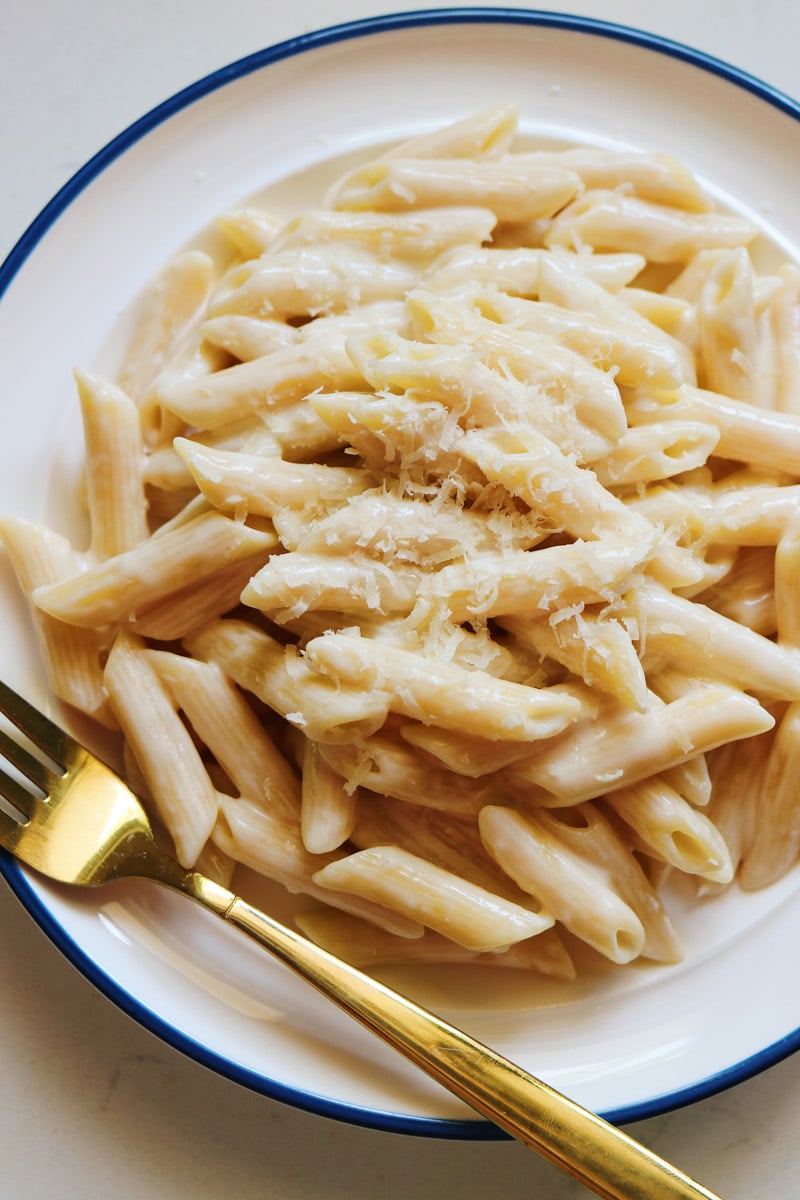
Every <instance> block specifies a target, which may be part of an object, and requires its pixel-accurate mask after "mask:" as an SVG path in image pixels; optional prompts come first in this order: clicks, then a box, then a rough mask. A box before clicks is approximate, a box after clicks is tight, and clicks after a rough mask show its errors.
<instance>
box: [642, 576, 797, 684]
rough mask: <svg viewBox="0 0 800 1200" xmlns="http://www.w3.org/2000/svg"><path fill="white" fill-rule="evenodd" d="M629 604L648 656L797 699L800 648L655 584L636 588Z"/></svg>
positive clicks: (692, 671) (705, 674) (691, 672)
mask: <svg viewBox="0 0 800 1200" xmlns="http://www.w3.org/2000/svg"><path fill="white" fill-rule="evenodd" d="M629 603H630V612H631V615H632V616H633V617H634V618H635V620H636V621H637V623H638V627H639V638H640V652H643V654H644V655H645V656H646V657H650V658H653V657H655V658H656V659H658V658H661V659H666V660H667V661H668V662H669V663H670V665H674V664H680V665H681V667H682V668H683V669H684V671H685V672H686V673H688V674H689V675H692V674H694V675H701V676H708V677H709V678H711V679H728V680H730V681H731V682H732V683H734V682H735V683H736V684H738V686H739V687H741V688H743V689H748V690H751V691H754V692H756V693H757V694H759V695H762V696H770V697H774V698H777V699H783V700H795V699H800V650H798V649H796V648H794V647H789V646H778V645H776V644H775V643H774V642H772V641H770V639H769V638H765V637H762V636H761V635H760V634H758V633H754V632H753V631H752V630H751V629H747V628H744V627H743V626H741V625H738V624H737V623H736V622H735V621H732V620H730V618H728V617H724V616H722V615H721V614H720V613H717V612H715V611H714V610H713V609H711V608H708V607H707V606H706V605H704V604H699V603H697V602H695V601H692V600H686V599H684V598H683V597H681V596H676V595H674V594H672V593H670V592H668V591H667V590H666V589H665V588H659V587H658V586H651V585H649V584H648V585H645V586H643V587H641V588H639V589H638V590H637V591H636V593H635V595H634V594H633V593H631V596H630V598H629ZM645 666H647V664H645Z"/></svg>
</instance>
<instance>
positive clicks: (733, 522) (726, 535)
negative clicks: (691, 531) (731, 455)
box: [703, 484, 800, 546]
mask: <svg viewBox="0 0 800 1200" xmlns="http://www.w3.org/2000/svg"><path fill="white" fill-rule="evenodd" d="M798 506H800V485H798V484H786V485H783V486H779V487H772V486H770V485H769V484H764V485H763V486H755V485H754V486H752V487H746V486H745V487H740V488H733V489H732V490H730V491H721V492H719V493H717V494H716V495H712V496H711V500H710V507H709V508H708V510H707V511H706V512H705V513H704V514H703V515H704V521H705V525H706V529H707V536H708V537H709V538H710V539H711V540H712V541H715V542H724V543H731V544H733V545H736V546H777V544H778V542H780V540H781V538H783V537H784V536H785V534H786V531H787V530H788V528H789V526H790V524H791V522H792V520H793V518H794V516H795V514H796V513H797V511H798Z"/></svg>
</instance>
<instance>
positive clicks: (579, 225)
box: [545, 189, 758, 263]
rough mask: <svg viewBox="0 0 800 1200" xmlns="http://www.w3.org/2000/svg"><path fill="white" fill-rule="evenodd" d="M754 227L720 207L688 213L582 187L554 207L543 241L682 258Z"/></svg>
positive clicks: (736, 240) (738, 240)
mask: <svg viewBox="0 0 800 1200" xmlns="http://www.w3.org/2000/svg"><path fill="white" fill-rule="evenodd" d="M757 233H758V229H757V227H756V226H755V225H753V224H752V223H751V222H750V221H747V220H745V218H743V217H737V216H731V215H728V214H726V213H717V212H705V213H703V212H701V213H690V212H685V211H683V210H682V209H678V208H674V207H671V206H669V205H665V204H653V203H652V202H651V201H649V200H642V199H640V198H639V197H638V196H630V195H626V194H625V193H623V192H620V191H608V190H605V189H600V190H597V191H594V190H592V191H587V192H585V193H584V194H583V195H582V196H580V197H579V198H578V199H577V200H575V201H574V202H573V203H572V204H570V205H569V206H568V207H567V208H565V209H564V211H563V212H561V213H559V214H558V216H557V217H556V218H555V220H554V221H553V222H552V224H551V226H550V228H549V229H548V231H547V233H546V235H545V245H547V246H548V247H552V246H564V247H567V248H569V249H580V248H582V247H585V246H591V247H592V249H594V250H606V251H617V252H619V251H628V252H631V253H634V254H642V255H643V256H644V257H645V258H646V259H647V260H648V262H655V263H671V262H685V261H686V260H687V259H690V258H691V257H692V256H693V255H695V254H697V253H699V252H700V251H701V250H714V249H731V248H733V247H735V246H743V245H747V244H748V243H749V242H751V241H752V240H753V238H754V237H755V236H756V234H757Z"/></svg>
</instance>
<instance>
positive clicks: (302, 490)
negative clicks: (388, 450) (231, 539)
mask: <svg viewBox="0 0 800 1200" xmlns="http://www.w3.org/2000/svg"><path fill="white" fill-rule="evenodd" d="M175 450H176V451H177V453H178V454H179V455H180V457H181V459H182V460H183V461H184V462H185V463H186V466H187V467H188V469H189V471H190V473H191V477H192V479H193V480H194V482H195V483H196V484H197V486H198V487H199V489H200V491H201V492H202V493H203V495H204V496H205V497H206V499H207V500H208V501H209V503H211V504H213V505H214V507H215V508H219V509H221V510H222V511H223V512H229V513H231V514H235V515H237V516H239V515H247V514H250V513H252V514H258V515H260V516H266V517H271V516H273V515H274V514H275V513H276V512H279V511H280V510H281V509H284V508H292V509H308V510H309V511H311V510H313V509H314V508H322V509H323V511H324V510H325V508H326V507H327V506H328V505H339V504H342V503H344V502H345V501H346V500H347V499H348V498H349V497H351V496H356V495H358V493H359V492H362V491H364V490H365V489H366V488H368V487H370V486H372V485H373V482H374V481H373V480H372V479H370V477H369V475H368V474H367V473H366V472H365V471H363V470H361V469H359V468H357V467H329V466H325V465H324V464H323V463H291V462H285V461H284V460H283V459H280V458H276V457H275V455H272V454H270V455H258V454H247V453H244V452H241V451H237V450H220V449H216V448H214V447H210V446H202V445H200V444H199V443H198V442H193V441H190V440H189V439H188V438H176V439H175Z"/></svg>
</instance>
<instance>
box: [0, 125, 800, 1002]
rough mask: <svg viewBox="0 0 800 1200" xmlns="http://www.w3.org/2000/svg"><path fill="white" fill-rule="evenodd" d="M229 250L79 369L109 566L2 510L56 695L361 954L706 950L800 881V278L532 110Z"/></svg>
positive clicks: (426, 958) (159, 798) (235, 236)
mask: <svg viewBox="0 0 800 1200" xmlns="http://www.w3.org/2000/svg"><path fill="white" fill-rule="evenodd" d="M220 235H221V236H222V237H223V238H224V239H226V243H227V246H228V256H227V258H224V257H222V258H220V257H219V256H217V258H212V257H211V256H210V255H209V254H206V253H204V252H201V251H199V250H191V249H190V250H186V251H183V252H181V253H179V254H177V255H176V256H175V257H174V258H173V259H172V260H171V262H170V263H168V264H167V265H166V267H165V268H164V271H163V272H162V273H161V275H160V276H159V277H158V278H157V279H156V280H155V281H154V282H153V284H152V286H151V288H150V289H149V291H148V293H147V294H146V295H145V296H144V297H143V298H142V301H141V303H140V304H139V305H138V307H137V312H136V320H135V323H134V330H133V334H132V336H131V338H130V342H129V345H128V347H127V349H126V350H125V352H124V353H123V355H122V360H121V362H120V364H119V367H118V370H117V372H116V375H115V376H114V377H113V378H110V377H109V378H106V377H101V376H99V375H96V374H94V373H92V372H89V371H83V370H81V371H77V372H76V373H75V381H76V386H77V391H78V400H79V404H80V409H81V413H82V417H83V424H84V433H85V444H86V479H85V496H86V509H87V515H88V525H89V537H88V541H87V544H86V547H85V548H83V549H81V548H80V547H78V546H76V545H73V544H72V543H71V542H70V541H69V540H68V539H67V538H66V537H64V536H63V535H62V534H61V533H57V532H55V531H53V530H50V529H46V528H44V527H43V526H41V525H33V524H31V523H29V522H25V521H22V520H20V519H19V518H15V517H7V518H5V519H3V520H2V521H0V536H1V537H2V540H3V542H4V544H5V547H6V550H7V553H8V556H9V559H10V562H11V565H12V567H13V569H14V571H15V573H16V576H17V578H18V581H19V584H20V588H21V590H22V592H23V594H24V595H25V597H26V598H27V600H28V601H29V602H30V606H31V611H32V614H33V620H34V623H35V628H36V632H37V636H38V639H39V642H40V645H41V648H42V652H43V655H44V659H45V663H46V667H47V671H48V677H49V680H50V684H51V686H52V688H53V690H54V692H55V693H56V694H57V695H58V696H59V697H60V698H61V699H62V700H63V701H64V702H65V703H67V704H69V705H71V706H73V707H75V708H76V709H78V710H80V711H81V712H84V713H87V714H89V715H90V716H91V717H92V718H94V719H95V720H97V721H99V722H101V723H103V724H104V725H106V726H107V727H108V728H109V729H112V730H116V729H118V730H119V731H121V734H122V737H123V738H124V743H125V745H124V759H125V762H126V764H127V769H128V772H129V775H130V777H131V780H132V782H133V783H134V785H135V786H136V787H138V788H139V789H141V790H142V791H144V792H145V793H146V796H147V799H148V802H149V803H150V804H151V805H152V811H153V813H154V816H155V817H156V818H157V820H158V821H159V822H161V823H162V824H163V826H164V827H165V829H166V831H167V832H168V833H169V835H170V836H171V838H172V840H173V843H174V845H175V849H176V853H177V856H178V858H179V859H180V861H181V863H183V864H184V865H185V866H186V867H191V866H194V865H195V864H197V865H198V869H204V870H210V871H212V872H214V873H216V874H217V876H218V877H219V878H220V879H225V880H227V879H229V878H230V876H231V873H232V872H234V871H235V870H237V869H238V866H243V867H246V868H248V869H249V870H250V871H255V872H258V873H260V874H264V875H267V876H269V877H270V878H271V879H273V880H275V881H277V882H278V883H280V884H282V885H283V886H284V887H285V888H286V889H288V890H289V891H290V892H292V893H296V894H298V895H299V896H300V897H303V898H304V899H301V900H299V901H298V906H299V907H300V908H301V909H304V911H300V912H299V913H298V915H297V923H298V925H299V926H300V927H301V928H302V929H304V930H306V931H307V932H308V933H309V934H310V936H312V937H313V938H315V939H317V940H319V941H320V942H321V943H322V944H324V945H327V946H329V947H330V948H331V949H333V950H335V951H336V952H340V953H342V954H344V955H346V956H347V957H349V958H351V959H352V960H353V961H356V962H359V963H361V964H362V965H367V966H368V967H370V968H371V967H373V966H375V967H378V966H382V965H392V964H398V963H400V964H402V963H409V962H419V963H429V962H438V963H442V964H445V963H448V964H454V965H455V964H464V963H467V964H472V965H475V964H478V965H480V966H506V967H511V968H514V969H517V970H524V971H530V972H541V973H544V974H549V975H552V976H554V977H555V978H558V979H560V980H562V981H570V980H572V979H574V978H575V977H576V974H577V972H578V966H577V964H576V960H577V959H580V963H581V964H582V965H583V964H586V963H587V962H589V963H590V964H593V969H595V970H596V969H597V966H598V964H599V963H601V962H602V961H603V960H608V961H610V962H611V963H613V964H615V965H617V966H622V965H625V964H630V963H633V962H636V961H638V960H641V959H651V960H654V961H657V962H661V963H671V962H675V961H677V960H678V959H679V958H680V954H681V949H680V940H679V935H680V931H679V930H676V929H675V928H674V927H673V923H672V919H671V916H670V912H669V908H670V905H669V893H668V891H665V890H662V888H661V883H662V881H663V880H664V879H666V878H669V877H670V876H674V877H678V878H680V879H682V880H688V881H690V882H691V883H692V884H693V886H694V887H695V889H696V891H697V892H698V893H707V894H713V893H717V892H720V891H722V890H724V889H726V888H729V887H731V886H737V881H738V883H741V885H742V886H743V887H744V888H745V889H753V888H757V887H763V886H767V885H768V884H770V883H772V882H773V881H774V880H775V879H777V878H779V877H780V876H781V875H783V874H785V873H786V872H788V871H790V870H792V869H795V865H796V863H797V860H798V857H800V807H798V804H797V801H796V799H795V789H794V788H793V781H794V779H795V776H796V774H797V765H798V761H799V756H800V749H798V747H800V628H799V627H798V615H797V614H798V584H797V577H798V567H799V566H800V557H799V555H798V544H799V538H800V516H798V513H799V512H800V394H799V393H798V382H797V380H798V378H799V377H800V369H799V367H798V364H800V333H798V330H800V269H799V268H798V267H797V266H795V265H794V264H791V263H786V264H783V265H779V266H778V267H776V268H775V269H774V270H773V271H772V272H771V273H770V274H763V273H762V272H761V271H760V269H759V266H758V256H757V255H756V254H755V253H754V252H753V244H754V243H755V241H756V239H757V236H758V230H757V229H756V228H755V227H754V226H753V225H752V224H751V222H749V221H747V220H745V219H743V218H741V217H740V216H737V215H735V214H731V213H725V212H720V211H718V209H717V208H716V206H715V205H714V203H713V202H712V200H711V199H710V198H709V196H707V195H706V194H705V193H704V191H703V189H702V188H701V187H700V185H699V184H698V182H697V180H696V179H694V178H693V176H692V175H691V173H690V172H689V171H688V170H687V169H686V168H685V167H684V166H682V165H681V164H680V163H676V162H675V161H674V160H673V159H672V158H670V157H669V156H667V155H661V154H657V153H651V152H646V151H643V152H637V151H633V150H629V149H625V150H612V149H602V148H597V147H580V146H575V147H570V148H567V149H553V148H552V147H550V146H546V147H541V146H540V147H538V148H537V146H536V145H533V144H531V140H530V139H528V141H527V142H523V141H522V140H521V139H520V138H519V129H518V115H517V111H516V109H515V108H514V107H513V106H501V107H498V108H495V109H492V110H489V111H487V112H484V113H479V114H477V115H475V116H473V117H467V118H465V119H463V120H461V121H458V122H456V123H455V124H453V125H451V126H448V127H446V128H444V129H440V130H434V131H432V132H430V133H424V134H421V135H419V136H416V137H413V138H411V139H410V140H409V141H407V142H405V143H403V144H401V145H399V146H396V147H394V148H389V149H386V150H383V151H382V152H381V153H380V154H379V156H378V157H376V158H374V159H372V160H367V161H365V162H362V163H361V164H360V165H358V166H356V167H355V168H354V169H352V170H350V171H349V172H348V173H347V174H346V175H344V176H343V177H342V178H340V179H339V180H338V181H337V182H336V183H335V184H334V185H333V187H332V188H331V189H330V191H329V192H328V194H327V196H325V197H318V198H316V201H315V206H314V207H311V208H309V209H308V210H307V211H305V212H299V213H296V214H294V215H292V216H291V217H289V218H288V219H285V218H278V217H276V216H274V215H273V214H271V213H269V212H267V211H265V210H264V209H262V208H261V207H258V206H254V205H252V204H250V203H249V202H247V201H245V202H243V204H242V205H241V206H239V207H237V208H233V209H231V210H229V211H228V212H227V213H224V214H223V215H222V216H221V217H220V218H219V221H218V226H217V240H219V236H220ZM576 947H580V955H578V954H576V953H575V948H576Z"/></svg>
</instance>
